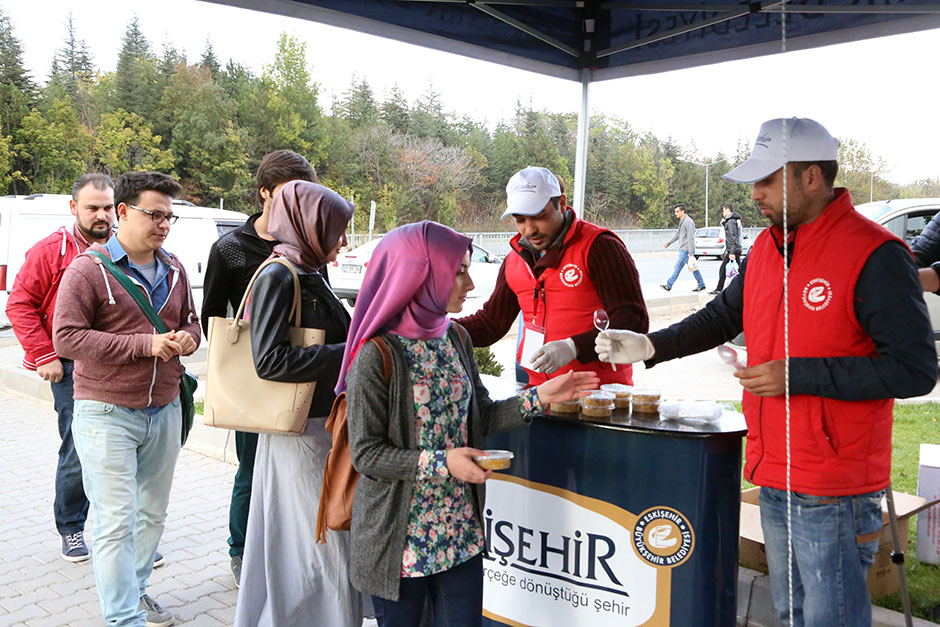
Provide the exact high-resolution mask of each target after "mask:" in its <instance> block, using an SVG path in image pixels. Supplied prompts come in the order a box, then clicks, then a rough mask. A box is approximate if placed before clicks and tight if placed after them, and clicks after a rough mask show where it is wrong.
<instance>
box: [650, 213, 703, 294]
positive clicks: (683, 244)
mask: <svg viewBox="0 0 940 627" xmlns="http://www.w3.org/2000/svg"><path fill="white" fill-rule="evenodd" d="M672 210H673V213H675V214H676V217H677V218H678V219H679V228H677V229H676V233H675V235H673V236H672V239H671V240H669V241H668V242H666V244H665V245H664V246H663V248H669V246H670V245H671V244H672V243H673V242H675V241H678V242H679V258H678V259H676V267H675V268H673V270H672V276H670V277H669V278H668V279H667V280H666V282H665V283H663V284H662V285H660V286H659V287H661V288H663V289H664V290H666V291H667V292H668V291H669V290H671V289H672V285H673V283H675V282H676V279H677V278H679V273H680V272H682V268H683V267H684V266H688V268H689V271H690V272H692V276H694V277H695V280H696V281H697V282H698V285H697V286H696V287H694V288H693V289H692V291H693V292H701V291H702V290H704V289H705V281H704V279H702V273H701V272H699V269H698V263H696V261H695V256H694V255H695V223H694V222H692V218H691V217H689V215H688V214H686V212H685V205H683V204H678V205H676V206H675V207H673V208H672ZM690 256H691V259H690V258H689V257H690Z"/></svg>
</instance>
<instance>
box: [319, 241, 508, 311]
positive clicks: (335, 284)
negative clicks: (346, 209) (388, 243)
mask: <svg viewBox="0 0 940 627" xmlns="http://www.w3.org/2000/svg"><path fill="white" fill-rule="evenodd" d="M380 241H382V240H381V239H374V240H372V241H371V242H369V243H368V244H363V245H362V246H359V247H358V248H354V249H353V250H351V251H349V252H347V253H341V254H340V255H339V256H338V257H337V258H336V261H334V262H333V263H332V264H330V267H329V269H328V273H329V277H330V287H332V288H333V292H335V293H336V295H337V296H339V297H340V298H345V299H346V301H347V302H348V303H349V304H350V305H354V304H355V302H356V296H358V295H359V288H360V287H362V279H363V278H364V277H365V274H366V271H367V270H368V268H369V260H370V259H371V258H372V253H373V252H374V251H375V247H376V246H378V244H379V242H380ZM502 261H503V259H502V257H499V256H497V255H495V254H493V253H491V252H490V251H488V250H486V249H485V248H483V247H482V246H478V245H476V244H473V250H472V252H471V253H470V277H471V278H472V279H473V284H474V288H473V291H472V292H470V293H469V294H468V295H467V298H480V299H487V298H489V296H490V294H492V293H493V289H494V288H495V287H496V277H497V275H498V274H499V267H500V264H502Z"/></svg>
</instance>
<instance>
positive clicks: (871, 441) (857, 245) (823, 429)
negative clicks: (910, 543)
mask: <svg viewBox="0 0 940 627" xmlns="http://www.w3.org/2000/svg"><path fill="white" fill-rule="evenodd" d="M838 149H839V142H838V140H836V139H835V138H834V137H832V136H831V135H830V134H829V132H828V131H826V129H825V128H823V127H822V125H820V124H819V123H818V122H815V121H813V120H808V119H799V118H790V119H787V120H783V119H777V120H770V121H768V122H765V123H764V125H763V126H762V127H761V129H760V133H759V134H758V137H757V141H756V142H755V144H754V149H753V151H752V153H751V156H750V157H749V158H748V159H747V160H746V161H745V162H744V163H742V164H741V165H739V166H738V167H736V168H735V169H734V170H732V171H731V172H729V173H728V174H726V175H725V178H727V179H728V180H731V181H734V182H738V183H753V192H752V194H751V198H752V199H753V200H754V201H755V202H756V203H757V206H758V208H759V209H760V211H761V213H762V214H763V215H765V216H766V217H767V218H768V219H769V220H770V222H771V226H770V228H768V229H765V230H764V231H763V232H762V233H761V234H760V236H758V238H757V240H756V241H755V242H754V246H753V248H752V249H751V253H750V255H748V257H747V260H746V261H745V263H744V264H742V266H741V270H740V274H738V275H737V276H735V277H734V279H732V281H731V284H730V285H729V286H728V288H727V289H726V290H724V291H723V292H722V293H721V294H719V295H718V296H717V297H716V298H715V299H714V300H713V301H712V302H711V303H709V304H708V306H706V307H705V309H703V310H701V311H699V312H697V313H695V314H693V315H691V316H689V317H687V318H686V319H684V320H682V321H681V322H678V323H676V324H674V325H672V326H671V327H669V328H667V329H664V330H662V331H657V332H655V333H650V334H649V335H639V334H637V333H633V332H631V331H609V332H606V333H602V334H600V336H599V337H598V338H597V342H596V349H597V352H598V354H599V355H600V357H601V359H604V360H612V361H614V362H618V363H619V362H623V363H632V362H635V361H645V362H646V364H647V366H648V367H651V366H653V365H654V364H656V363H659V362H661V361H666V360H668V359H673V358H676V357H682V356H685V355H691V354H693V353H697V352H700V351H703V350H706V349H709V348H712V347H715V346H718V345H720V344H721V343H723V342H726V341H728V340H730V339H731V338H733V337H734V336H735V335H737V334H738V333H739V332H740V331H742V330H743V331H744V334H745V337H746V338H747V367H743V368H740V369H738V370H737V371H736V372H735V373H734V376H736V377H737V378H738V379H740V381H741V385H742V387H743V388H744V391H743V401H742V407H743V411H744V417H745V418H746V420H747V425H748V436H747V453H746V458H747V460H746V465H745V468H744V474H745V476H746V477H747V479H748V480H749V481H751V482H752V483H754V484H756V485H759V486H761V491H760V509H761V526H762V528H763V532H764V540H765V544H766V549H767V564H768V567H769V570H770V582H771V591H772V594H773V599H774V605H775V606H776V608H777V611H778V613H779V614H780V619H781V621H782V622H783V623H784V624H787V625H810V626H819V627H823V626H826V627H828V626H830V625H843V626H853V627H854V626H861V625H865V626H866V627H867V626H868V625H870V624H871V599H870V597H869V594H868V589H867V587H866V583H865V578H866V574H867V571H868V568H869V567H870V566H871V564H872V562H873V560H874V556H875V552H876V550H877V548H878V536H879V534H880V532H881V526H882V518H881V506H880V503H881V497H882V494H883V492H884V489H885V488H886V487H887V486H888V484H889V481H890V470H891V425H892V408H893V405H894V399H895V398H905V397H911V396H917V395H921V394H926V393H927V392H929V391H930V390H931V389H932V388H933V386H934V385H935V384H936V381H937V357H936V353H935V352H934V347H933V333H932V329H931V325H930V320H929V318H928V316H927V308H926V306H925V305H924V299H923V296H922V295H921V290H920V283H919V281H918V278H917V269H916V267H915V265H914V260H913V257H912V256H911V252H910V250H908V248H907V246H906V245H905V244H904V243H903V242H902V241H901V240H900V239H898V238H897V237H896V236H895V235H893V234H892V233H890V232H889V231H888V230H887V229H885V228H883V227H881V226H880V225H878V224H876V223H874V222H872V221H871V220H868V219H867V218H865V217H863V216H862V215H861V214H859V213H858V212H856V211H855V208H854V207H853V206H852V199H851V196H850V195H849V192H848V190H846V189H843V188H834V187H833V183H834V181H835V177H836V173H837V172H838V165H837V162H836V160H837V157H838ZM784 180H786V190H787V193H786V225H785V226H786V230H785V229H784V228H783V227H784V193H783V190H784ZM785 276H786V279H787V291H786V294H785V293H784V283H783V282H784V277H785ZM787 330H788V331H789V333H788V334H787V333H786V332H785V331H787ZM787 338H788V339H787ZM787 358H789V363H790V368H789V417H788V412H787V402H788V401H787V397H786V395H785V392H786V384H787V375H786V372H785V368H784V364H785V359H787ZM788 420H789V423H790V424H789V431H788V430H787V421H788ZM788 435H789V451H788V450H787V448H788ZM788 453H789V457H788ZM788 460H789V461H788ZM788 495H789V496H788ZM788 500H789V502H790V505H791V507H790V514H791V516H792V526H791V527H790V528H789V529H788V524H787V501H788ZM788 536H789V537H792V540H793V542H792V565H793V598H792V603H793V616H792V617H791V616H790V611H789V607H790V601H791V599H790V591H789V586H788V555H789V551H790V549H789V548H788V542H787V539H788ZM791 619H792V620H791Z"/></svg>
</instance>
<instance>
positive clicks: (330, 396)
mask: <svg viewBox="0 0 940 627" xmlns="http://www.w3.org/2000/svg"><path fill="white" fill-rule="evenodd" d="M353 209H354V207H353V205H352V203H350V202H348V201H347V200H345V199H343V198H342V197H341V196H340V195H339V194H337V193H336V192H334V191H332V190H330V189H328V188H326V187H324V186H322V185H318V184H316V183H310V182H308V181H301V180H295V181H290V182H288V183H285V184H284V185H282V186H281V188H280V189H279V190H278V192H277V193H276V194H275V195H274V200H273V201H272V204H271V208H270V218H269V220H268V232H269V233H270V234H271V236H272V237H273V238H274V239H275V240H277V242H278V244H277V245H275V247H274V253H273V254H274V255H276V256H279V257H284V258H286V259H287V260H289V261H290V262H291V263H292V264H293V265H294V266H295V267H296V269H297V272H298V274H299V275H300V289H301V303H302V305H301V326H302V327H306V328H316V329H323V330H324V331H325V334H326V335H325V341H324V344H322V345H313V346H307V347H300V346H291V344H290V338H289V328H290V320H289V319H288V317H289V315H290V309H291V302H292V301H293V298H294V286H293V280H292V278H291V273H290V270H289V269H288V268H286V267H284V266H283V265H281V264H272V265H270V266H268V267H266V268H265V269H264V270H263V271H262V272H261V274H259V275H258V278H257V280H256V281H255V284H254V286H253V287H252V291H251V301H250V304H249V317H250V319H251V352H252V355H253V357H254V365H255V371H256V372H257V373H258V376H259V377H261V378H263V379H268V380H271V381H288V382H307V381H315V382H316V383H317V386H316V389H315V391H314V394H313V400H312V401H311V403H310V411H309V413H308V419H307V425H306V428H305V430H304V432H303V433H302V434H301V435H299V436H293V435H278V434H262V435H260V436H259V437H258V448H257V452H256V457H255V467H254V478H253V483H252V488H251V508H250V510H249V514H248V530H247V534H246V537H245V555H244V563H243V570H242V577H241V586H240V587H239V590H238V606H237V608H236V611H235V626H236V627H301V626H306V625H310V624H317V625H330V626H331V627H359V626H360V625H361V624H362V597H361V595H360V594H359V592H358V591H356V590H355V589H354V588H353V587H352V585H351V584H350V583H349V576H348V572H347V570H348V562H349V533H348V532H345V531H329V532H327V533H328V538H327V541H326V544H317V543H316V534H315V533H314V528H315V524H316V519H317V509H318V506H319V501H320V489H321V485H322V482H323V470H324V466H325V463H326V456H327V454H328V453H329V451H330V447H331V445H332V438H331V436H330V433H329V432H328V431H327V430H326V428H325V423H326V418H327V416H328V415H329V413H330V409H331V407H332V405H333V400H334V399H335V398H336V395H335V394H334V393H333V386H334V385H336V379H337V376H338V375H339V372H340V362H341V361H342V359H343V349H344V348H345V346H346V335H347V331H348V329H349V314H348V313H346V309H345V308H344V307H343V306H342V304H340V302H339V300H337V298H336V296H334V295H333V292H332V290H330V288H329V286H328V285H327V283H326V281H325V280H324V278H323V276H322V275H321V274H320V273H319V272H317V269H318V268H320V267H321V266H323V265H324V264H325V263H327V262H329V261H333V260H334V259H335V258H336V255H337V254H338V253H339V250H340V248H341V247H342V246H345V245H346V225H347V224H348V223H349V220H350V218H352V215H353ZM272 411H275V409H274V408H272Z"/></svg>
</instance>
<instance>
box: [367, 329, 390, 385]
mask: <svg viewBox="0 0 940 627" xmlns="http://www.w3.org/2000/svg"><path fill="white" fill-rule="evenodd" d="M369 341H370V342H372V343H373V344H375V346H376V347H377V348H378V349H379V352H380V353H382V374H383V376H384V377H385V382H386V383H389V382H391V380H392V353H391V351H390V350H389V348H388V342H386V341H385V338H383V337H381V336H379V335H376V336H375V337H373V338H371V339H370V340H369Z"/></svg>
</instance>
